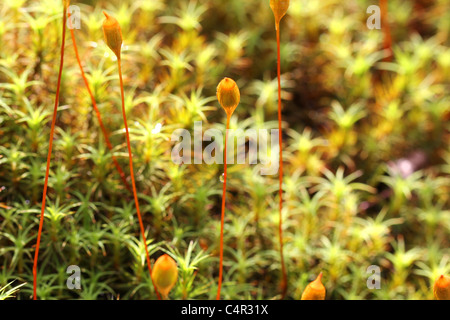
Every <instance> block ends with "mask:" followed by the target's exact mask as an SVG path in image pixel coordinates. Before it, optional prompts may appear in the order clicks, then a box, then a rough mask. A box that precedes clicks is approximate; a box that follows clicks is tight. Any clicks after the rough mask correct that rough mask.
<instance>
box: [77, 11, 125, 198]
mask: <svg viewBox="0 0 450 320" xmlns="http://www.w3.org/2000/svg"><path fill="white" fill-rule="evenodd" d="M70 23H71V22H70V14H69V26H70V27H71V25H70ZM70 35H71V37H72V43H73V48H74V50H75V56H76V58H77V62H78V66H79V67H80V71H81V76H82V78H83V81H84V84H85V86H86V89H87V91H88V93H89V96H90V97H91V102H92V106H93V107H94V110H95V113H96V115H97V119H98V123H99V125H100V128H101V130H102V132H103V136H104V137H105V141H106V145H107V146H108V149H109V151H110V152H111V155H112V149H113V147H112V145H111V142H110V140H109V134H108V131H107V130H106V128H105V126H104V125H103V121H102V117H101V115H100V111H99V110H98V107H97V102H96V101H95V98H94V95H93V93H92V91H91V88H90V87H89V82H88V80H87V78H86V75H85V73H84V70H83V66H82V64H81V59H80V55H79V54H78V48H77V42H76V40H75V34H74V31H73V28H70ZM112 160H113V162H114V166H115V167H116V169H117V171H118V172H119V175H120V178H121V179H122V182H123V184H124V185H125V188H127V190H128V191H130V192H132V190H131V188H130V185H129V184H128V182H127V180H126V178H125V173H124V172H123V170H122V168H121V167H120V165H119V162H117V159H116V157H115V156H114V155H112Z"/></svg>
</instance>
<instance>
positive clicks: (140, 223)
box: [117, 57, 161, 300]
mask: <svg viewBox="0 0 450 320" xmlns="http://www.w3.org/2000/svg"><path fill="white" fill-rule="evenodd" d="M117 64H118V67H119V79H120V95H121V98H122V115H123V121H124V124H125V132H126V137H127V147H128V158H129V162H130V175H131V185H132V187H133V196H134V203H135V205H136V211H137V215H138V219H139V227H140V229H141V234H142V240H143V241H144V248H145V256H146V259H147V267H148V272H149V273H150V279H151V281H152V284H153V288H154V289H155V292H156V296H157V297H158V300H161V296H160V295H159V292H158V289H156V285H155V282H154V281H153V277H152V267H151V263H150V255H149V254H148V248H147V239H146V237H145V229H144V224H143V223H142V216H141V211H140V209H139V201H138V197H137V191H136V182H135V180H134V170H133V155H132V153H131V144H130V134H129V132H128V124H127V115H126V112H125V95H124V91H123V79H122V66H121V64H122V63H121V59H120V57H118V58H117Z"/></svg>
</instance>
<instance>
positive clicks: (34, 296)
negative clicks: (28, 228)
mask: <svg viewBox="0 0 450 320" xmlns="http://www.w3.org/2000/svg"><path fill="white" fill-rule="evenodd" d="M63 10H64V12H63V30H62V43H61V54H60V62H59V73H58V83H57V86H56V97H55V106H54V108H53V119H52V126H51V129H50V139H49V147H48V154H47V168H46V171H45V180H44V191H43V195H42V206H41V215H40V218H39V231H38V238H37V242H36V251H35V252H34V263H33V300H37V296H36V286H37V262H38V257H39V245H40V243H41V235H42V226H43V223H44V211H45V201H46V198H47V187H48V176H49V172H50V161H51V157H52V147H53V136H54V132H55V124H56V113H57V111H58V102H59V92H60V88H61V76H62V70H63V65H64V46H65V43H66V20H67V6H66V3H65V2H64V9H63Z"/></svg>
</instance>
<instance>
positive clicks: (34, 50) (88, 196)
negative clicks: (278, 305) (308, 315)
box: [0, 0, 450, 299]
mask: <svg viewBox="0 0 450 320" xmlns="http://www.w3.org/2000/svg"><path fill="white" fill-rule="evenodd" d="M71 4H72V5H77V6H79V7H80V9H81V19H82V20H81V29H79V30H75V37H76V39H77V43H78V49H79V51H80V55H81V58H82V61H83V66H84V68H85V71H86V73H87V76H88V80H89V84H90V87H91V89H92V91H93V93H94V96H95V99H96V101H97V103H98V106H99V109H100V112H101V115H102V117H103V121H104V123H105V126H106V127H107V129H108V130H109V131H110V132H111V137H110V139H111V142H112V144H113V145H114V155H115V156H116V157H117V158H118V160H119V162H120V164H121V166H122V168H124V171H125V173H126V175H127V176H129V168H128V158H127V156H128V155H127V148H126V144H125V137H124V134H123V130H124V129H123V128H124V127H123V120H122V115H121V110H120V87H119V81H118V76H117V63H116V62H115V60H114V59H113V55H112V53H111V51H110V50H109V49H108V48H107V46H106V45H105V43H104V41H103V34H102V30H101V27H102V22H103V20H104V17H103V15H102V10H107V11H108V12H109V13H110V14H111V15H112V16H114V17H115V18H117V20H118V21H119V23H120V25H121V28H122V33H123V38H124V44H123V49H122V60H123V61H122V71H123V74H124V82H125V99H126V100H125V103H126V110H127V117H128V123H129V127H130V135H131V140H132V150H133V160H134V166H135V174H136V179H137V189H138V192H139V199H140V204H141V210H142V213H143V216H144V225H145V226H146V229H147V239H148V240H149V246H148V248H149V249H150V251H151V254H152V261H154V260H155V259H156V258H157V257H158V256H160V255H161V254H162V253H163V252H168V253H170V254H171V255H172V256H173V257H174V258H175V259H176V261H177V263H178V266H179V280H178V283H177V285H176V287H175V288H174V289H173V290H172V292H171V294H170V298H172V299H186V298H189V299H213V298H215V294H216V290H217V277H218V265H219V263H218V249H219V230H220V202H221V189H222V183H221V181H220V176H221V174H222V172H223V166H222V165H217V164H214V165H206V164H203V165H193V164H192V165H181V166H178V165H175V164H174V163H173V162H172V160H171V149H172V147H173V145H174V143H173V142H171V141H170V137H171V134H172V132H173V131H174V130H175V129H177V128H184V129H188V130H189V131H191V132H193V129H194V122H195V121H202V122H203V131H206V130H207V129H209V128H218V129H220V130H224V129H225V128H224V121H225V112H224V111H223V110H222V109H221V108H220V106H219V105H218V103H217V100H216V98H215V90H216V86H217V84H218V83H219V81H220V80H221V79H222V78H223V77H225V76H226V77H231V78H233V79H235V80H236V82H237V83H238V86H239V88H240V90H241V104H240V105H239V106H238V108H237V109H236V111H235V113H234V115H233V118H232V121H231V128H241V129H243V130H245V129H263V128H264V129H272V128H274V129H275V128H277V82H276V41H275V29H274V20H273V14H272V12H271V10H270V7H269V1H268V0H267V1H260V0H246V1H242V0H227V1H220V0H199V1H196V0H192V1H190V0H177V1H175V0H165V1H163V0H152V1H148V0H138V1H72V3H71ZM373 4H376V5H378V2H377V1H365V0H364V1H363V0H352V1H344V2H343V1H337V0H323V1H308V0H291V4H290V8H289V11H288V14H287V16H286V17H285V18H284V19H283V20H282V24H281V41H282V43H281V73H282V87H283V92H282V97H283V119H284V123H283V126H284V137H285V138H284V145H283V150H284V159H285V179H284V192H285V195H284V199H285V210H284V212H283V217H284V225H283V226H284V241H285V259H286V265H287V269H288V280H289V282H288V296H287V298H288V299H300V297H301V293H302V291H303V289H304V288H305V286H306V285H307V283H308V282H309V281H311V280H312V279H314V278H315V276H317V274H318V273H319V272H320V271H322V272H323V274H324V276H323V283H324V285H325V287H326V288H327V299H432V298H433V293H432V290H431V286H432V284H433V282H434V280H435V279H436V278H437V276H439V275H440V274H448V273H449V271H450V264H449V259H450V250H449V242H450V211H449V210H450V197H449V194H450V192H449V191H450V150H449V138H450V133H449V119H450V101H449V100H450V99H449V94H448V93H449V86H450V84H449V78H450V77H449V76H450V49H449V37H448V36H449V31H450V10H449V9H450V4H449V1H447V0H434V1H408V0H391V1H389V13H388V17H387V20H386V21H387V22H388V25H389V27H390V28H389V29H390V37H391V38H392V52H391V53H392V54H389V52H390V51H389V48H388V49H386V50H383V48H384V43H385V38H386V35H387V33H386V24H383V25H382V28H381V30H377V29H374V30H369V29H368V28H367V26H366V21H367V19H368V18H369V16H370V14H367V13H366V10H367V8H368V6H370V5H373ZM61 20H62V2H61V1H58V0H42V1H26V0H16V1H6V0H0V288H2V287H3V288H4V289H5V286H6V285H7V284H8V283H10V282H11V281H14V282H13V284H10V285H9V286H7V287H6V290H8V289H10V288H11V287H15V286H18V285H20V284H22V283H26V284H25V285H24V286H22V287H20V288H18V290H19V291H18V292H16V293H15V294H14V295H15V297H16V299H30V297H31V293H32V282H33V281H32V266H33V256H34V249H35V248H34V246H35V243H36V237H37V230H38V224H39V213H40V201H41V197H42V188H43V183H44V172H45V164H46V156H47V150H48V138H49V132H50V121H51V117H52V106H53V103H54V99H55V91H56V81H57V74H58V68H59V64H58V62H59V50H60V43H61V24H62V22H61ZM65 51H66V52H65V62H64V71H63V78H62V88H61V95H60V101H59V103H60V107H59V112H58V116H57V123H56V124H57V130H56V135H55V142H54V148H53V158H52V165H51V172H50V178H49V187H50V188H49V194H48V201H47V208H46V213H45V220H44V227H43V228H44V229H43V230H44V233H43V238H42V243H41V251H40V257H39V268H38V272H39V273H38V298H39V299H77V298H79V299H113V298H114V299H155V298H156V296H155V294H154V292H153V287H152V285H151V283H150V279H149V275H148V273H147V269H146V266H145V251H144V247H143V244H142V243H141V242H142V241H141V240H140V239H141V237H140V234H139V226H138V222H137V217H136V212H135V206H134V203H133V199H132V195H131V194H130V193H129V192H128V191H127V190H126V189H125V188H124V186H123V183H122V182H121V180H120V177H119V175H118V173H117V171H116V169H115V167H114V165H113V164H112V160H111V153H110V152H109V150H108V149H107V147H106V144H105V141H104V138H103V136H102V133H101V131H100V129H99V125H98V121H97V119H96V116H95V113H94V112H93V108H92V105H91V100H90V98H89V96H88V94H87V91H86V88H85V86H84V83H83V81H82V78H81V76H80V71H79V68H78V65H77V62H76V59H75V55H74V50H73V45H72V41H71V40H70V33H69V32H68V33H67V35H66V47H65ZM219 143H221V144H222V142H219ZM259 168H260V165H248V164H247V165H230V166H229V168H228V183H227V210H226V215H225V239H224V241H225V258H224V265H225V271H224V285H223V288H222V297H223V298H224V299H263V298H264V299H271V298H276V297H279V294H280V291H279V282H280V276H281V271H280V262H279V253H278V250H279V247H278V242H277V239H278V238H277V235H278V233H277V230H278V195H277V194H278V184H277V183H278V180H277V178H278V176H277V175H275V176H261V175H260V174H259ZM69 265H78V266H80V267H81V270H82V276H81V285H82V290H69V289H68V288H67V287H66V280H67V277H68V275H67V274H66V269H67V267H68V266H69ZM370 265H378V266H380V268H381V270H382V275H381V276H382V285H381V289H379V290H369V289H368V288H367V286H366V280H367V278H368V276H369V275H370V274H366V269H367V268H368V267H369V266H370ZM8 297H9V295H7V294H5V290H1V289H0V298H8Z"/></svg>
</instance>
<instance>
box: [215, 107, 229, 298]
mask: <svg viewBox="0 0 450 320" xmlns="http://www.w3.org/2000/svg"><path fill="white" fill-rule="evenodd" d="M230 118H231V115H229V114H227V127H226V133H225V149H224V152H223V154H224V156H223V163H224V169H223V189H222V214H221V217H220V259H219V283H218V287H217V297H216V300H220V290H221V289H222V274H223V225H224V220H225V197H226V191H227V143H228V129H229V128H230Z"/></svg>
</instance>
